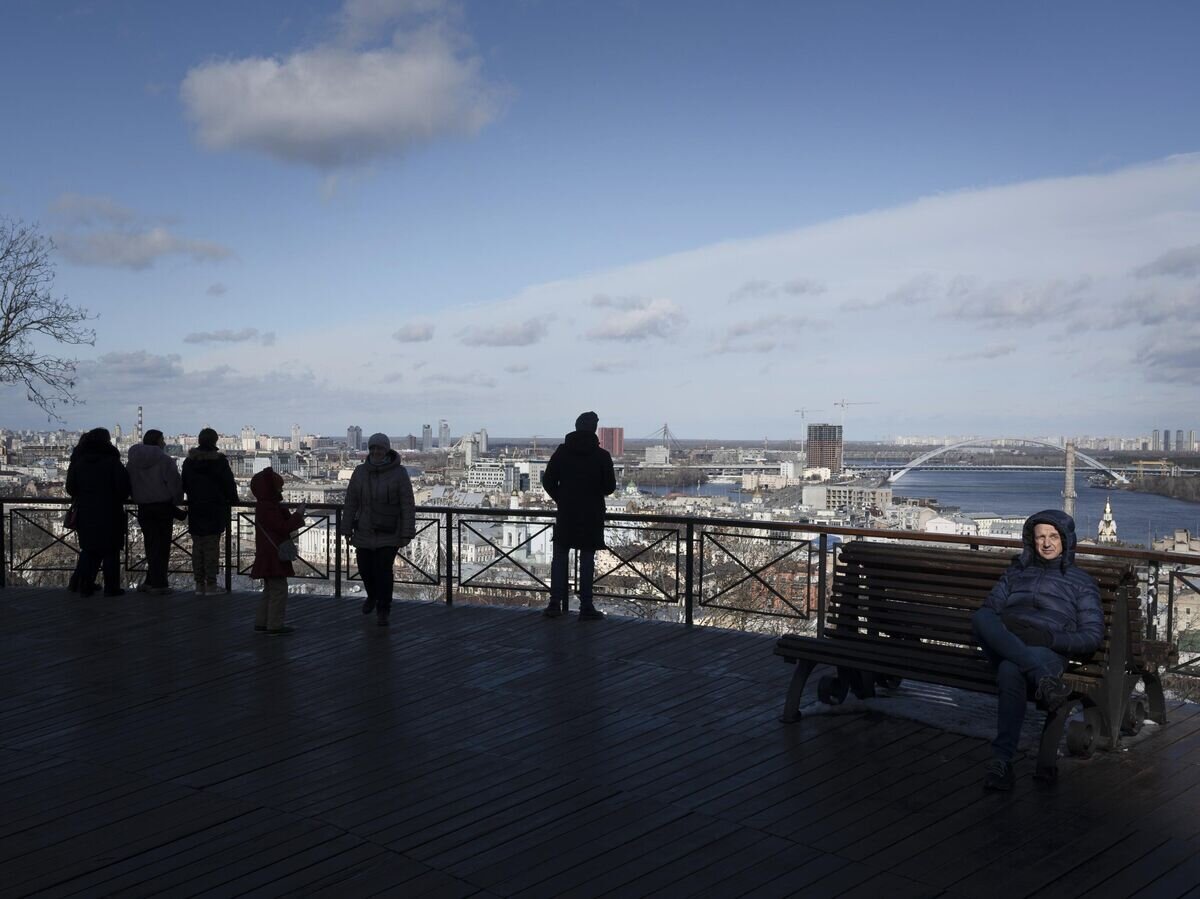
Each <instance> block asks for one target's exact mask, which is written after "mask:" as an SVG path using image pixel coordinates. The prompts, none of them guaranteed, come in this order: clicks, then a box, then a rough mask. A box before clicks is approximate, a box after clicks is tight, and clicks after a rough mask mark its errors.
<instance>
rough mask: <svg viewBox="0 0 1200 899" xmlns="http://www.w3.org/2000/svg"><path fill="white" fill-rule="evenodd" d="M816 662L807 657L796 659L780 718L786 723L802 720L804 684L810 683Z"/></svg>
mask: <svg viewBox="0 0 1200 899" xmlns="http://www.w3.org/2000/svg"><path fill="white" fill-rule="evenodd" d="M816 664H817V663H816V662H810V661H809V660H807V659H798V660H797V661H796V670H795V671H793V672H792V682H791V683H790V684H788V691H787V699H785V700H784V701H783V714H782V715H780V716H779V720H780V721H782V722H783V723H784V724H793V723H795V722H797V721H799V720H800V696H801V694H803V693H804V685H805V684H807V683H808V676H809V675H810V674H812V670H813V668H815V667H816Z"/></svg>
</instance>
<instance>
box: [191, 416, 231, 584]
mask: <svg viewBox="0 0 1200 899" xmlns="http://www.w3.org/2000/svg"><path fill="white" fill-rule="evenodd" d="M197 440H198V443H199V445H198V446H195V447H193V448H192V449H191V450H190V451H189V452H188V456H187V458H186V459H184V460H183V492H184V493H185V494H186V495H187V504H188V533H189V534H191V535H192V577H193V578H194V579H195V581H196V592H197V593H198V594H200V595H209V596H211V595H215V594H218V593H224V592H225V590H224V589H223V588H221V587H219V586H217V575H218V573H219V572H220V568H221V535H222V534H223V533H225V528H226V527H227V526H228V524H229V510H230V508H231V507H232V505H233V504H234V503H235V502H237V498H238V492H237V482H236V481H235V480H234V479H233V471H232V470H231V469H230V468H229V460H228V459H226V458H225V454H224V453H222V452H219V451H218V450H217V432H216V431H214V430H213V429H212V428H204V429H203V430H202V431H200V434H199V435H198V438H197Z"/></svg>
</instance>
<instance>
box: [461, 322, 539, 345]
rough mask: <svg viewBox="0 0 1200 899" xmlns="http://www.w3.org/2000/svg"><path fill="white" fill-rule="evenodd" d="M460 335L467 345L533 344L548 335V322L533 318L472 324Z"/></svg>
mask: <svg viewBox="0 0 1200 899" xmlns="http://www.w3.org/2000/svg"><path fill="white" fill-rule="evenodd" d="M458 336H459V340H460V341H461V342H462V343H464V344H466V345H467V346H531V345H533V344H535V343H537V342H538V341H539V340H541V339H542V338H543V337H545V336H546V322H545V321H543V320H542V319H540V318H531V319H529V320H528V321H524V322H504V323H502V324H498V325H471V326H469V327H466V328H463V329H462V330H461V331H460V332H459V335H458Z"/></svg>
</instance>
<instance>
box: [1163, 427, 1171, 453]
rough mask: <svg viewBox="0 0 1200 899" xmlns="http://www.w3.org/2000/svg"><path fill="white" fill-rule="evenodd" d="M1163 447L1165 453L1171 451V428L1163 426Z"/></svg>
mask: <svg viewBox="0 0 1200 899" xmlns="http://www.w3.org/2000/svg"><path fill="white" fill-rule="evenodd" d="M1162 448H1163V452H1164V453H1169V452H1170V451H1171V429H1170V428H1163V443H1162Z"/></svg>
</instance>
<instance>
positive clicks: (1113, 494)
mask: <svg viewBox="0 0 1200 899" xmlns="http://www.w3.org/2000/svg"><path fill="white" fill-rule="evenodd" d="M1088 475H1089V472H1078V473H1077V474H1076V477H1075V492H1076V494H1078V495H1077V496H1076V499H1075V524H1076V528H1077V530H1078V533H1079V536H1080V537H1081V538H1085V539H1094V538H1095V536H1096V528H1097V526H1098V525H1099V523H1100V518H1101V516H1102V515H1103V514H1104V500H1105V499H1106V498H1111V499H1112V508H1113V518H1114V519H1115V520H1116V522H1117V537H1119V538H1120V539H1121V541H1123V542H1124V543H1129V544H1133V545H1136V546H1147V547H1148V546H1149V545H1150V541H1151V539H1153V538H1154V537H1163V536H1167V535H1169V534H1171V533H1172V532H1174V530H1175V529H1176V528H1186V529H1187V530H1189V531H1191V533H1192V534H1193V535H1195V534H1198V533H1200V503H1188V502H1184V501H1183V500H1178V499H1170V498H1169V497H1165V496H1156V495H1154V494H1151V493H1134V492H1132V491H1128V490H1099V489H1096V488H1094V487H1091V486H1089V485H1088V482H1087V479H1088ZM1062 485H1063V476H1062V473H1061V472H1056V471H1025V472H1013V471H921V470H920V469H918V470H916V471H912V472H909V473H908V474H906V475H905V476H904V477H903V478H901V479H900V482H899V483H898V484H896V485H894V486H893V488H892V493H893V495H894V496H896V497H902V496H903V497H929V498H932V499H936V500H937V501H938V502H939V503H940V504H941V505H942V506H956V507H958V508H959V509H961V510H962V511H963V512H995V513H996V514H998V515H1021V516H1026V515H1031V514H1033V513H1034V512H1037V511H1040V510H1041V509H1061V508H1062ZM641 489H642V491H643V492H645V493H653V494H656V495H658V496H662V495H664V494H667V493H674V492H680V493H692V494H695V493H699V494H700V495H701V496H728V497H729V498H731V499H733V500H734V501H736V500H737V499H738V494H739V492H740V489H741V488H740V487H739V486H738V485H735V484H712V483H709V484H702V485H701V486H700V487H699V489H697V488H696V487H691V488H689V489H686V490H684V489H679V488H668V487H642V488H641ZM743 495H744V496H746V497H749V496H750V494H749V493H745V494H743Z"/></svg>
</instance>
